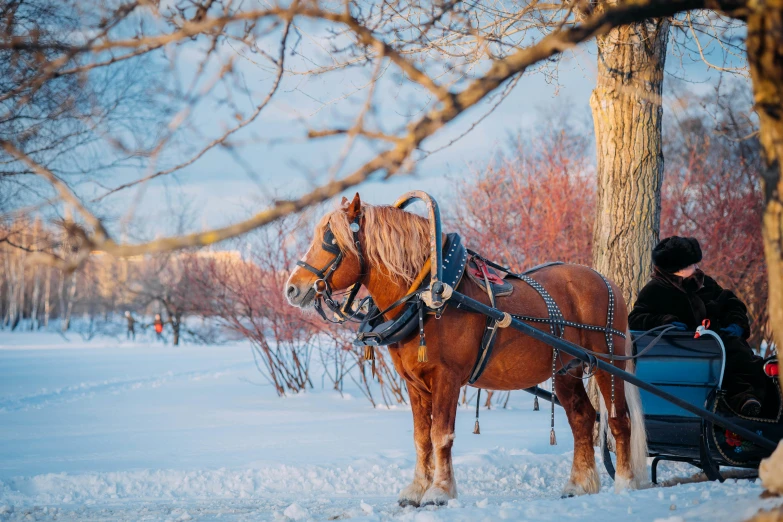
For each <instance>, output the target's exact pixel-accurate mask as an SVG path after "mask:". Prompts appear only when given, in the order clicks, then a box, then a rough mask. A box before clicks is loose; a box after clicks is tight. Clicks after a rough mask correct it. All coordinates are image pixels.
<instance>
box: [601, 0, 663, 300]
mask: <svg viewBox="0 0 783 522" xmlns="http://www.w3.org/2000/svg"><path fill="white" fill-rule="evenodd" d="M610 6H611V3H609V4H607V5H605V6H604V7H610ZM668 36H669V20H668V19H653V20H650V21H648V22H645V23H640V24H633V25H629V26H625V27H620V28H617V29H613V30H612V31H610V32H609V33H608V34H606V35H605V36H602V37H599V38H597V41H596V43H597V46H598V77H597V84H596V88H595V90H594V91H593V94H592V96H591V98H590V107H591V109H592V112H593V122H594V125H595V140H596V149H597V150H596V152H597V176H598V202H597V210H596V220H595V225H594V228H593V266H594V267H595V269H596V270H598V271H599V272H601V273H602V274H604V275H605V276H607V277H608V278H610V279H611V280H613V281H614V282H615V283H617V285H618V286H619V287H620V288H621V290H622V293H623V297H624V298H625V300H626V302H627V303H628V304H629V306H630V305H631V304H632V303H633V302H634V301H635V300H636V296H637V295H638V294H639V291H640V290H641V288H642V287H643V286H644V284H645V283H646V282H647V279H648V277H649V275H650V271H651V268H652V259H651V256H652V249H653V247H654V246H655V244H656V242H657V241H658V233H659V230H660V216H661V197H660V193H661V181H662V178H663V151H662V147H661V143H662V139H661V123H662V119H663V107H662V105H661V92H662V87H663V68H664V63H665V60H666V43H667V39H668Z"/></svg>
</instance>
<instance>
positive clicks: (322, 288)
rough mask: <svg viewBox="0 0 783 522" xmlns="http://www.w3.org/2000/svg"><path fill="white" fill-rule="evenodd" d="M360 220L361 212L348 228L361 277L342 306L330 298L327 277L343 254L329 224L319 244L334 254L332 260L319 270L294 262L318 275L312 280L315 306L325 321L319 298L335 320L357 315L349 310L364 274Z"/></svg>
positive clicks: (343, 320)
mask: <svg viewBox="0 0 783 522" xmlns="http://www.w3.org/2000/svg"><path fill="white" fill-rule="evenodd" d="M360 220H361V214H360V215H358V216H356V217H355V218H354V219H353V221H351V224H350V229H351V232H352V233H353V242H354V245H356V251H357V253H358V257H359V273H360V274H361V278H360V279H359V280H358V281H357V282H356V283H354V285H353V286H352V287H351V290H350V292H349V294H348V298H347V299H346V300H345V302H344V303H343V304H342V306H341V305H339V304H338V303H336V302H335V301H334V300H333V299H332V287H331V285H330V284H329V277H331V275H332V274H333V273H334V272H335V270H337V268H338V267H339V266H340V263H341V262H342V261H343V259H344V255H343V251H342V250H341V249H340V247H339V246H337V241H336V240H335V238H334V234H333V233H332V231H331V230H330V229H329V225H327V228H326V231H325V233H324V242H323V245H321V248H323V249H324V250H325V251H327V252H330V253H332V254H334V258H332V260H331V261H330V262H329V263H328V264H327V265H326V266H325V267H323V268H322V269H320V270H319V269H318V268H316V267H314V266H313V265H310V264H308V263H305V262H304V261H301V260H300V261H297V262H296V264H297V266H301V267H302V268H304V269H305V270H307V271H308V272H312V273H313V274H315V275H316V276H317V277H318V279H316V280H315V281H314V282H313V290H315V294H316V307H315V308H316V310H317V311H318V312H319V313H320V314H321V316H322V317H323V318H324V319H326V320H327V321H328V320H329V319H327V318H326V315H325V314H324V313H323V310H322V309H321V305H320V304H321V303H320V300H321V298H323V300H324V302H326V305H327V306H328V307H329V308H330V309H331V310H332V311H333V312H334V313H335V314H336V315H337V317H338V321H337V322H341V323H342V322H345V321H348V320H349V319H351V317H354V316H357V313H355V312H352V311H351V305H352V304H353V301H354V299H356V295H357V294H358V293H359V288H360V287H361V286H362V281H363V280H364V275H365V274H364V271H365V263H364V255H363V254H362V245H361V242H360V241H359V231H360V230H361V227H360V224H359V222H360ZM329 238H331V241H329V240H328V239H329ZM346 314H348V315H346Z"/></svg>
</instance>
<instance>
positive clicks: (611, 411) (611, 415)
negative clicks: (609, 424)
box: [609, 402, 617, 419]
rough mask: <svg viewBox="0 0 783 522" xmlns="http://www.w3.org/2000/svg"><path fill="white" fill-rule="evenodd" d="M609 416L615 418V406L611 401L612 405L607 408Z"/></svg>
mask: <svg viewBox="0 0 783 522" xmlns="http://www.w3.org/2000/svg"><path fill="white" fill-rule="evenodd" d="M609 416H610V417H612V418H613V419H616V418H617V408H616V407H615V405H614V402H613V403H612V407H611V408H610V410H609Z"/></svg>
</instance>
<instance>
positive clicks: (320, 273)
mask: <svg viewBox="0 0 783 522" xmlns="http://www.w3.org/2000/svg"><path fill="white" fill-rule="evenodd" d="M362 217H363V216H362V202H361V199H360V198H359V194H358V193H357V194H356V196H354V198H353V201H351V202H350V203H349V202H348V199H346V198H343V202H342V204H341V205H340V208H339V209H337V210H335V211H333V212H330V213H329V214H327V215H326V216H324V217H323V218H322V219H321V222H320V223H319V224H318V226H317V227H316V229H315V235H314V237H313V242H312V243H311V244H310V248H309V249H308V250H307V253H306V254H305V256H304V258H303V259H302V260H301V261H299V262H297V267H296V268H295V269H294V271H293V272H291V275H290V276H289V278H288V281H287V282H286V285H285V290H284V291H285V296H286V298H287V299H288V302H289V303H291V304H292V305H293V306H298V307H300V308H307V307H310V306H312V305H313V304H314V303H315V299H316V297H318V296H324V297H326V298H330V299H331V293H332V292H337V291H340V290H345V289H347V288H349V287H350V286H352V285H354V284H356V283H358V282H360V281H361V280H362V278H363V277H364V275H365V274H364V272H365V270H366V267H365V264H364V257H363V254H362V249H361V248H362V247H361V240H360V237H362V231H361V228H362Z"/></svg>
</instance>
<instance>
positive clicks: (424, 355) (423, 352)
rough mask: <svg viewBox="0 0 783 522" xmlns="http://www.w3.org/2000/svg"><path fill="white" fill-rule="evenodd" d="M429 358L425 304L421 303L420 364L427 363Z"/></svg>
mask: <svg viewBox="0 0 783 522" xmlns="http://www.w3.org/2000/svg"><path fill="white" fill-rule="evenodd" d="M428 360H429V359H428V358H427V343H426V342H425V340H424V303H423V302H421V301H419V362H420V363H425V362H427V361H428Z"/></svg>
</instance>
